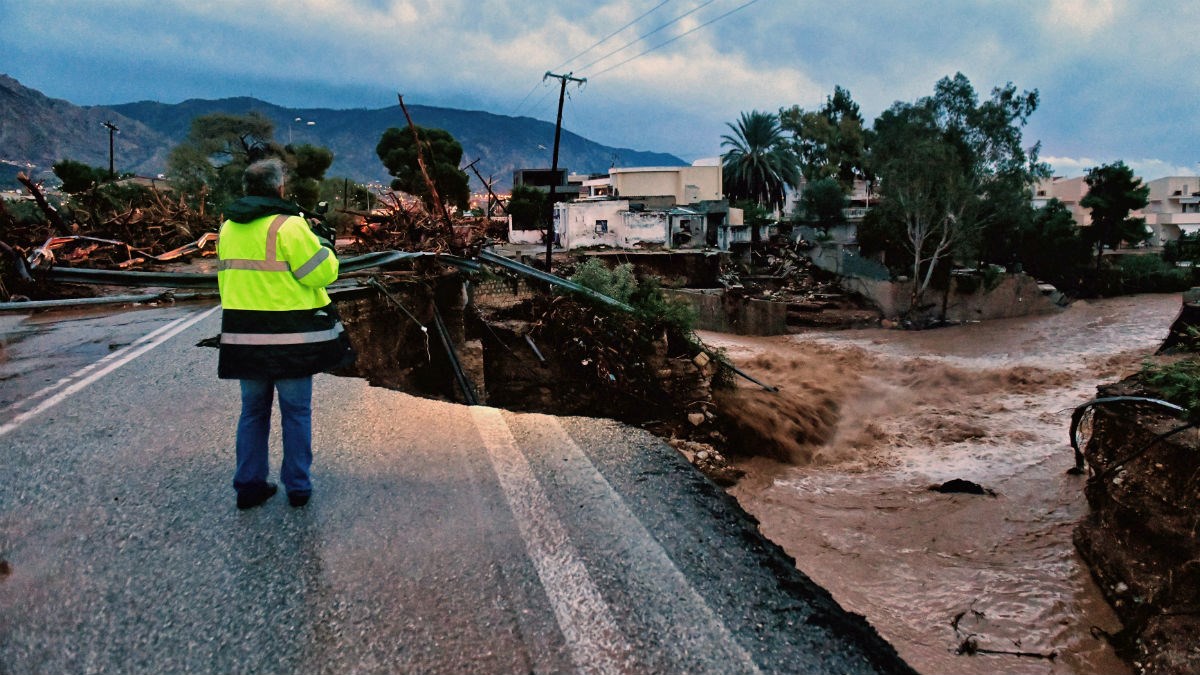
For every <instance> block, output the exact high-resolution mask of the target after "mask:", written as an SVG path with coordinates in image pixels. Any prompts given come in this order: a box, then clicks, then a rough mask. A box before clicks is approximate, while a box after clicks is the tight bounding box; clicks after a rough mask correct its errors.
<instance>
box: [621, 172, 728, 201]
mask: <svg viewBox="0 0 1200 675" xmlns="http://www.w3.org/2000/svg"><path fill="white" fill-rule="evenodd" d="M609 176H610V178H611V180H612V185H613V188H614V189H615V190H616V191H617V195H618V196H621V197H661V196H665V195H670V196H672V197H673V198H674V203H675V204H679V205H684V204H696V203H699V202H701V201H716V200H720V199H723V198H724V195H723V194H722V192H721V167H720V166H671V167H638V168H627V169H610V170H609Z"/></svg>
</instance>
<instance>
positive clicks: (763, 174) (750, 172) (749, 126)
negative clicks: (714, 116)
mask: <svg viewBox="0 0 1200 675" xmlns="http://www.w3.org/2000/svg"><path fill="white" fill-rule="evenodd" d="M727 126H728V127H729V128H730V129H732V130H733V132H734V133H733V135H729V134H725V135H724V136H721V147H722V148H729V150H728V151H727V152H726V153H725V154H723V155H722V156H721V160H722V164H723V165H724V169H725V186H724V187H725V196H727V197H729V199H730V200H738V199H750V200H753V201H755V202H757V203H758V204H760V205H762V206H764V207H766V208H768V209H782V208H783V204H784V201H785V200H786V197H787V195H786V188H787V187H788V186H793V187H794V186H796V185H797V184H798V183H799V182H800V170H799V165H798V163H797V162H796V157H795V155H794V154H793V153H792V151H791V149H790V148H789V147H788V144H787V138H786V136H784V133H783V128H782V127H781V126H780V125H779V116H777V115H775V114H773V113H767V112H760V111H758V110H755V111H753V112H749V113H747V112H743V113H742V117H741V119H739V120H738V123H737V126H734V125H733V124H732V123H727Z"/></svg>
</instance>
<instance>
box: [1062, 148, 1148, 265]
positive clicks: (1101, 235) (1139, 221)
mask: <svg viewBox="0 0 1200 675" xmlns="http://www.w3.org/2000/svg"><path fill="white" fill-rule="evenodd" d="M1084 182H1086V183H1087V185H1088V193H1087V194H1086V195H1084V197H1083V199H1081V200H1079V205H1080V206H1082V207H1084V208H1085V209H1090V210H1091V212H1092V224H1091V226H1090V227H1087V228H1084V230H1085V232H1084V236H1085V237H1086V238H1087V241H1088V242H1089V243H1091V244H1092V245H1093V246H1094V247H1095V250H1096V267H1097V268H1098V267H1100V262H1101V258H1102V257H1103V254H1104V247H1105V246H1108V247H1111V248H1116V247H1117V246H1118V245H1120V244H1121V242H1127V243H1130V244H1136V243H1139V242H1142V241H1145V240H1146V239H1147V238H1148V237H1149V236H1150V233H1149V232H1148V231H1147V230H1146V219H1145V218H1133V217H1130V215H1129V213H1130V212H1131V211H1136V210H1137V209H1140V208H1142V207H1144V206H1146V204H1147V198H1148V197H1149V195H1150V188H1149V187H1148V186H1146V185H1143V184H1142V181H1141V179H1140V178H1137V177H1135V176H1134V175H1133V169H1131V168H1129V167H1128V166H1125V163H1124V162H1121V161H1118V162H1114V163H1113V164H1105V165H1103V166H1098V167H1095V168H1093V169H1091V170H1089V171H1088V173H1087V176H1086V177H1085V178H1084Z"/></svg>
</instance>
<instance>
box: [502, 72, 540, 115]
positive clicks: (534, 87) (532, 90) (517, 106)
mask: <svg viewBox="0 0 1200 675" xmlns="http://www.w3.org/2000/svg"><path fill="white" fill-rule="evenodd" d="M545 83H546V81H545V80H542V81H541V82H535V83H534V85H533V86H532V87H531V88H530V89H529V92H528V93H527V94H525V97H524V98H522V99H521V102H520V103H518V104H517V105H516V106H514V107H513V109H512V112H510V113H508V116H509V117H512V116H513V115H516V114H517V111H518V110H520V109H521V106H523V105H525V101H528V100H529V97H530V96H532V95H533V92H535V91H537V88H538V85H544V84H545Z"/></svg>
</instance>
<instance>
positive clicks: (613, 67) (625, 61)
mask: <svg viewBox="0 0 1200 675" xmlns="http://www.w3.org/2000/svg"><path fill="white" fill-rule="evenodd" d="M756 2H758V0H750V1H749V2H747V3H745V4H742V5H738V6H737V7H734V8H733V9H731V10H729V11H728V12H725V13H724V14H722V15H720V16H718V17H716V18H715V19H712V20H710V21H706V22H704V23H702V24H700V25H699V26H696V27H695V28H693V29H691V30H689V31H687V32H685V33H680V34H679V35H676V36H675V37H673V38H671V39H670V40H667V41H666V42H663V43H660V44H657V45H655V46H653V47H651V48H650V49H647V50H646V51H644V52H642V53H640V54H638V55H636V56H631V57H629V58H627V59H625V60H624V61H622V62H620V63H618V64H616V65H612V66H609V67H608V68H605V69H604V70H602V71H600V72H598V73H595V74H594V75H590V76H589V77H593V78H594V77H598V76H600V75H603V74H604V73H607V72H609V71H610V70H613V69H615V68H619V67H621V66H623V65H625V64H626V63H629V62H630V61H632V60H634V59H636V58H640V57H642V56H645V55H646V54H649V53H650V52H652V51H655V50H657V49H661V48H663V47H666V46H667V45H669V44H671V43H672V42H674V41H676V40H678V39H680V38H683V37H687V36H688V35H691V34H692V33H695V32H696V31H698V30H700V29H701V28H704V27H705V26H708V25H711V24H714V23H716V22H718V21H720V20H721V19H724V18H725V17H727V16H729V15H730V14H733V13H734V12H737V11H739V10H743V9H745V8H747V7H749V6H750V5H753V4H754V3H756ZM705 4H708V3H705ZM701 6H703V5H701ZM696 9H699V7H697V8H696ZM693 11H694V10H693ZM588 65H591V64H588ZM585 67H586V66H585ZM580 70H583V69H582V68H580Z"/></svg>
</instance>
